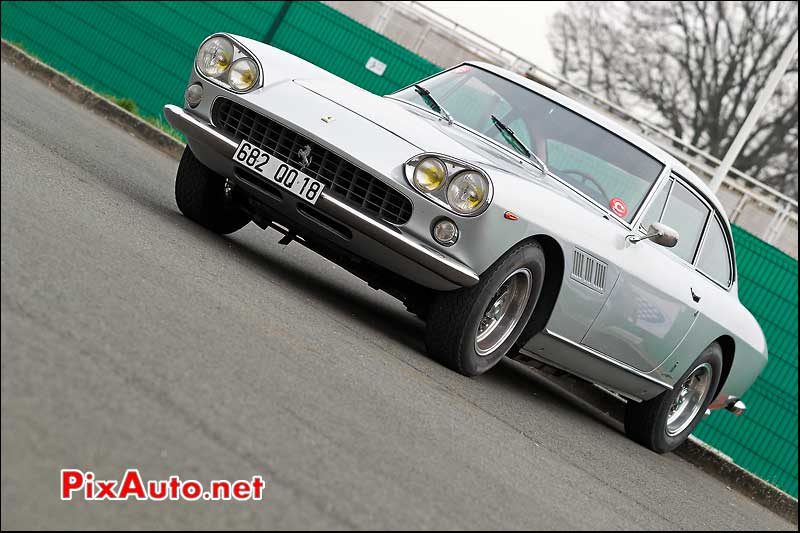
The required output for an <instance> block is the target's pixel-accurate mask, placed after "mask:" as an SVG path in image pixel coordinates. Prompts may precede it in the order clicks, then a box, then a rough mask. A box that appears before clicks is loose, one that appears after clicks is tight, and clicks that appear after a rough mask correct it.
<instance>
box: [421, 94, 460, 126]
mask: <svg viewBox="0 0 800 533" xmlns="http://www.w3.org/2000/svg"><path fill="white" fill-rule="evenodd" d="M414 90H415V91H417V94H419V95H420V97H421V98H422V101H423V102H425V105H427V106H428V107H430V108H431V109H433V110H434V111H436V112H437V113H439V116H440V117H442V118H443V119H445V120H446V121H447V123H448V124H450V125H451V126H452V125H453V116H452V115H451V114H450V113H448V112H447V110H446V109H445V108H443V107H442V106H441V104H439V102H437V101H436V98H434V97H433V95H432V94H431V92H430V91H429V90H428V89H426V88H425V87H423V86H422V85H420V84H418V83H415V84H414Z"/></svg>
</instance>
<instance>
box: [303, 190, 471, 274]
mask: <svg viewBox="0 0 800 533" xmlns="http://www.w3.org/2000/svg"><path fill="white" fill-rule="evenodd" d="M316 207H317V209H319V210H320V211H323V212H325V213H327V214H328V215H330V216H332V217H334V218H335V219H336V220H339V221H341V222H344V223H345V224H347V225H348V226H351V227H352V228H354V229H356V230H358V231H360V232H361V233H363V234H365V235H367V236H368V237H372V238H373V239H375V240H376V241H378V242H380V243H381V244H384V245H386V246H387V247H389V248H391V249H392V250H394V251H395V252H397V253H399V254H401V255H403V256H405V257H407V258H409V259H411V260H412V261H414V262H415V263H417V264H419V265H422V266H424V267H425V268H427V269H428V270H430V271H432V272H435V273H437V274H439V275H440V276H442V277H443V278H446V279H448V280H450V281H452V282H453V283H455V284H457V285H461V286H462V287H472V286H473V285H475V284H477V283H478V281H480V278H479V277H478V274H476V273H475V272H474V271H473V270H472V269H470V268H469V267H467V266H466V265H464V264H463V263H460V262H459V261H456V260H455V259H451V258H449V257H447V256H446V255H443V254H441V253H439V252H437V251H435V250H433V249H430V248H428V247H426V246H424V245H422V244H420V243H418V242H417V241H415V240H413V239H411V238H409V237H406V236H405V235H403V234H402V233H400V232H399V231H398V230H395V229H393V228H390V227H389V226H385V225H383V224H381V223H379V222H377V221H375V220H372V219H371V218H369V217H367V216H366V215H364V214H362V213H361V212H359V211H358V210H356V209H353V208H352V207H350V206H349V205H347V204H345V203H343V202H341V201H339V200H337V199H336V198H333V197H332V196H328V195H327V194H325V193H324V192H323V193H322V196H320V198H319V200H317V203H316Z"/></svg>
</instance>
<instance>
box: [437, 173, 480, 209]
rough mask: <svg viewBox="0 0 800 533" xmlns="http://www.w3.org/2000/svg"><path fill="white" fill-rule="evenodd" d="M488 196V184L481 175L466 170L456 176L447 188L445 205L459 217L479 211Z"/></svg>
mask: <svg viewBox="0 0 800 533" xmlns="http://www.w3.org/2000/svg"><path fill="white" fill-rule="evenodd" d="M488 196H489V184H488V183H487V182H486V178H484V177H483V176H482V175H481V174H479V173H477V172H473V171H471V170H467V171H464V172H461V173H460V174H458V175H456V177H454V178H453V179H452V181H451V182H450V186H449V187H448V188H447V203H448V204H450V207H451V208H453V211H455V212H456V213H459V214H461V215H471V214H473V213H475V212H477V211H479V210H480V209H481V208H482V207H483V206H484V205H485V204H486V201H487V197H488Z"/></svg>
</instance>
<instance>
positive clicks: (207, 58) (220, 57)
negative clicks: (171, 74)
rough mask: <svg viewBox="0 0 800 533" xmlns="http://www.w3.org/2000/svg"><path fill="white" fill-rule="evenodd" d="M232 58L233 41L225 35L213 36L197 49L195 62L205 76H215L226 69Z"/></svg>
mask: <svg viewBox="0 0 800 533" xmlns="http://www.w3.org/2000/svg"><path fill="white" fill-rule="evenodd" d="M232 60H233V43H232V42H230V40H228V39H226V38H225V37H214V38H212V39H209V40H207V41H206V42H204V43H203V45H202V46H201V47H200V49H199V50H198V51H197V57H196V58H195V63H196V64H197V68H198V69H200V72H202V73H203V74H204V75H205V76H208V77H211V78H216V77H217V76H219V75H221V74H223V73H224V72H225V71H226V70H228V67H230V66H231V61H232Z"/></svg>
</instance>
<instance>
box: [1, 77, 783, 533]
mask: <svg viewBox="0 0 800 533" xmlns="http://www.w3.org/2000/svg"><path fill="white" fill-rule="evenodd" d="M1 95H2V130H1V134H2V178H1V182H2V225H1V227H2V285H1V286H0V287H1V294H2V297H1V299H0V305H1V306H2V470H0V472H1V474H0V475H1V476H2V527H3V529H7V528H79V527H91V528H106V527H107V528H122V527H148V528H150V527H156V528H195V527H196V528H222V527H225V528H312V529H313V528H560V529H572V528H574V529H619V528H636V529H639V528H643V529H676V528H677V529H761V528H766V529H794V528H793V527H792V526H791V524H789V523H788V522H786V521H784V520H783V519H781V518H778V517H777V516H776V515H773V514H772V513H771V512H769V511H767V510H765V509H764V508H762V507H760V506H759V505H757V504H755V503H753V502H751V501H750V500H748V499H747V498H746V497H744V496H742V495H740V494H739V493H737V492H735V491H732V490H730V489H729V488H727V487H726V486H725V485H724V484H722V483H720V482H719V481H717V480H715V479H713V478H711V477H709V476H708V475H706V474H704V473H703V472H701V471H700V470H699V469H697V468H696V467H694V466H692V465H690V464H689V463H687V462H684V461H683V460H682V459H680V458H678V457H676V456H675V455H671V454H670V455H665V456H659V455H656V454H654V453H651V452H649V451H647V450H645V449H644V448H642V447H640V446H638V445H636V444H634V443H632V442H630V441H628V440H626V439H625V437H624V436H623V435H622V434H621V432H620V429H619V427H617V426H615V425H614V424H611V423H609V422H608V421H606V420H604V419H602V418H601V417H596V416H595V415H593V414H592V412H591V411H589V410H586V409H583V408H580V407H578V406H576V404H574V403H571V402H570V401H568V400H567V399H566V398H564V397H562V395H561V394H560V393H558V392H555V391H554V390H553V389H552V388H551V387H549V386H548V385H547V384H546V383H545V382H543V381H542V380H541V379H539V378H538V377H536V376H535V375H534V374H532V373H531V372H530V371H529V370H528V369H526V368H524V367H522V366H520V365H518V364H516V363H513V362H504V363H502V364H501V365H499V366H498V367H497V368H496V369H494V370H493V371H492V372H490V373H489V374H487V375H485V376H482V377H480V378H477V379H467V378H464V377H462V376H460V375H458V374H455V373H453V372H451V371H449V370H447V369H445V368H444V367H442V366H440V365H438V364H437V363H435V362H433V361H432V360H430V359H428V358H427V357H426V356H425V354H424V349H423V345H422V341H421V338H422V331H423V324H422V323H421V322H419V321H418V320H417V319H415V318H414V317H412V316H411V315H409V314H407V313H406V312H405V311H404V309H403V308H402V306H401V305H400V304H399V303H397V302H395V301H394V300H393V299H392V298H390V297H388V296H387V295H385V294H382V293H378V292H375V291H373V290H372V289H370V288H369V287H367V286H366V285H365V284H363V283H362V282H360V281H359V280H357V279H356V278H354V277H352V276H350V275H349V274H348V273H347V272H345V271H343V270H341V269H339V268H338V267H335V266H334V265H332V264H330V263H328V262H326V261H325V260H323V259H321V258H319V257H318V256H316V255H314V254H313V253H312V252H309V251H307V250H305V249H304V248H302V247H301V246H299V245H297V244H292V245H289V246H288V247H282V246H280V245H278V243H277V240H278V235H277V233H274V232H272V231H267V232H264V231H261V230H260V229H258V228H257V227H255V226H254V225H252V224H251V225H250V226H248V227H247V228H245V229H244V230H242V231H240V232H238V233H236V234H234V235H233V236H230V237H227V238H222V237H218V236H216V235H213V234H211V233H209V232H207V231H205V230H203V229H202V228H200V227H198V226H196V225H194V224H192V223H191V222H189V221H188V220H186V219H185V218H184V217H182V216H181V215H180V213H179V212H178V211H177V208H176V207H175V202H174V199H173V178H174V174H175V169H176V167H177V161H175V160H173V159H171V158H169V157H167V156H165V155H163V154H162V153H161V152H159V151H157V150H155V149H153V148H151V147H150V146H148V145H146V144H144V143H143V142H141V141H139V140H137V139H136V138H134V137H133V136H131V135H130V134H128V133H126V132H124V131H122V130H120V129H117V128H116V127H114V126H112V125H110V124H109V123H108V122H106V121H104V120H103V119H102V118H100V117H98V116H96V115H94V114H93V113H91V112H89V111H87V110H85V109H83V108H81V107H80V106H78V105H77V104H75V103H73V102H71V101H69V100H67V99H66V98H64V97H62V96H61V95H59V94H57V93H55V92H53V91H51V90H49V89H48V88H47V87H45V86H43V85H41V84H39V83H38V82H35V81H33V80H31V79H29V78H28V77H27V76H26V75H24V74H23V73H21V72H19V71H17V70H15V69H13V68H11V67H9V66H8V65H5V64H3V66H2V92H1ZM132 467H135V468H139V469H140V471H141V473H142V475H143V477H144V478H146V479H164V478H167V477H169V476H170V475H173V474H177V475H180V476H181V477H182V478H183V479H191V478H194V479H198V480H200V481H208V480H211V479H232V480H235V479H240V478H250V477H251V476H253V475H255V474H261V475H263V476H265V478H266V479H267V483H268V484H267V488H266V491H265V495H264V499H263V500H262V501H260V502H252V501H251V502H245V503H239V502H179V503H175V502H164V503H155V502H135V501H131V502H123V503H109V502H102V503H101V502H91V503H90V502H83V501H61V500H60V499H59V470H60V469H62V468H80V469H83V470H91V471H93V472H94V473H95V475H96V476H97V477H98V478H101V479H115V478H119V477H120V476H121V475H122V473H123V472H124V470H125V469H126V468H132Z"/></svg>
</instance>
